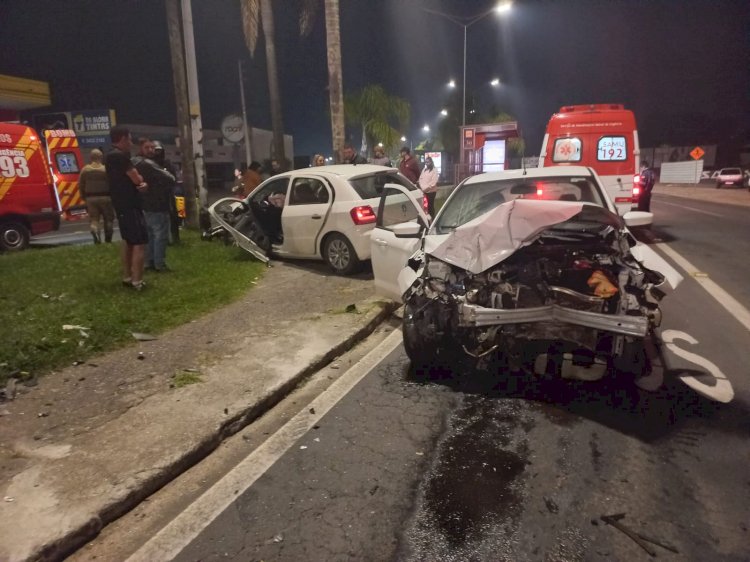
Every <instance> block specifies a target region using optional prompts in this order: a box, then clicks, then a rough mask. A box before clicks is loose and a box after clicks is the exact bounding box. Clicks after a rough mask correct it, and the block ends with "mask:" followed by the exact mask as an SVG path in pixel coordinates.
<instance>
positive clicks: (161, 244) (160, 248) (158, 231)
mask: <svg viewBox="0 0 750 562" xmlns="http://www.w3.org/2000/svg"><path fill="white" fill-rule="evenodd" d="M138 144H139V145H140V150H139V152H138V155H137V156H135V157H134V158H133V165H134V166H135V168H136V170H138V172H139V173H140V174H141V176H143V179H144V180H145V181H146V183H147V184H148V185H149V189H148V190H147V191H144V192H143V193H141V208H142V209H143V215H144V217H145V219H146V227H147V229H148V246H146V269H151V270H154V271H162V272H165V271H170V269H169V267H167V263H166V256H167V242H168V241H169V209H170V205H171V203H170V199H174V197H173V195H172V186H173V185H174V183H175V177H174V176H173V175H172V174H170V173H169V172H168V171H167V170H165V169H164V168H162V167H161V166H159V165H158V164H157V163H156V162H155V161H154V155H155V152H154V143H153V141H152V140H151V139H147V138H141V139H138Z"/></svg>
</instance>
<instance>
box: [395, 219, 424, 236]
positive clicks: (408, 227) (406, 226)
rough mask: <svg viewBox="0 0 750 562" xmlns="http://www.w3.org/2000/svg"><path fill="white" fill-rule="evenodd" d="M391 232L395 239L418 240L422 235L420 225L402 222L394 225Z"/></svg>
mask: <svg viewBox="0 0 750 562" xmlns="http://www.w3.org/2000/svg"><path fill="white" fill-rule="evenodd" d="M391 231H392V232H393V235H394V236H395V237H396V238H419V237H420V235H421V234H422V225H421V224H419V223H418V222H402V223H399V224H394V225H393V226H392V227H391Z"/></svg>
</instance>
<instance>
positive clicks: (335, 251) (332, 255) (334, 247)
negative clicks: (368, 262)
mask: <svg viewBox="0 0 750 562" xmlns="http://www.w3.org/2000/svg"><path fill="white" fill-rule="evenodd" d="M350 261H351V255H350V254H349V246H347V244H346V242H344V241H343V240H341V239H339V238H336V239H335V240H332V241H331V243H330V244H328V263H330V264H331V265H332V266H333V267H334V269H337V270H342V269H346V268H347V267H348V265H349V262H350Z"/></svg>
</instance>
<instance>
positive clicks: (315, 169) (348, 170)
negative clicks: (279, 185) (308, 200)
mask: <svg viewBox="0 0 750 562" xmlns="http://www.w3.org/2000/svg"><path fill="white" fill-rule="evenodd" d="M385 172H398V169H397V168H389V167H387V166H378V165H376V164H333V165H331V166H311V167H309V168H301V169H299V170H293V171H291V172H286V174H284V175H288V176H296V175H299V174H321V175H324V176H336V177H340V178H342V179H345V180H348V179H350V178H356V177H359V176H365V175H369V174H378V173H380V174H382V173H385Z"/></svg>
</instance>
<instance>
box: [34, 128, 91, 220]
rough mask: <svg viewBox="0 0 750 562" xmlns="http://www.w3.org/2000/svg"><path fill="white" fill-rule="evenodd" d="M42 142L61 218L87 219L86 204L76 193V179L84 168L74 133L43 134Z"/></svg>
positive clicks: (49, 132) (47, 131)
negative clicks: (45, 148)
mask: <svg viewBox="0 0 750 562" xmlns="http://www.w3.org/2000/svg"><path fill="white" fill-rule="evenodd" d="M44 141H45V145H46V147H47V160H48V161H49V165H50V170H51V171H52V180H53V181H54V182H55V189H56V190H57V197H58V199H59V201H60V209H61V210H62V211H63V218H64V219H66V220H76V219H81V218H84V217H86V204H85V203H84V202H83V200H82V199H81V194H80V192H79V191H78V176H79V175H80V173H81V168H83V165H82V163H81V151H80V149H79V148H78V139H77V138H76V134H75V132H74V131H71V130H70V129H51V130H46V131H44Z"/></svg>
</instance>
